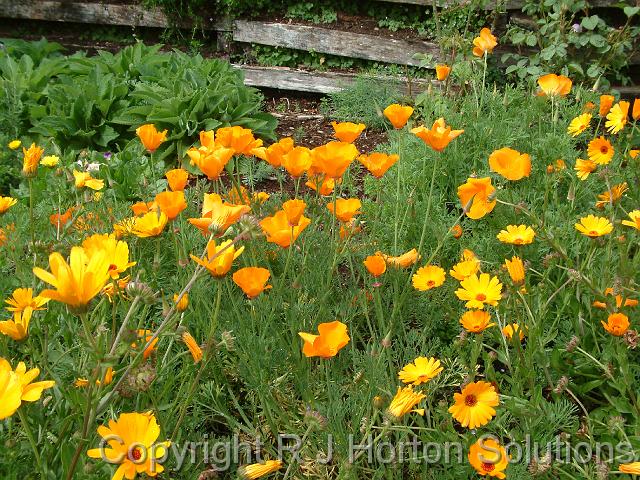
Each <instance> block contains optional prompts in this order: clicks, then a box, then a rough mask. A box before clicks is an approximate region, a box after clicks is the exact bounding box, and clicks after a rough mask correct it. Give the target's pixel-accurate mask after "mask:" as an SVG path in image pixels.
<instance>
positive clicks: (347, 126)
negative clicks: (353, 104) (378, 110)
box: [331, 122, 367, 143]
mask: <svg viewBox="0 0 640 480" xmlns="http://www.w3.org/2000/svg"><path fill="white" fill-rule="evenodd" d="M331 126H332V127H333V131H334V134H333V136H334V137H336V138H337V139H338V140H340V141H341V142H346V143H353V142H354V141H355V139H356V138H358V137H359V136H360V134H361V133H362V132H363V130H364V129H365V128H367V126H366V125H365V124H364V123H352V122H341V123H337V122H331Z"/></svg>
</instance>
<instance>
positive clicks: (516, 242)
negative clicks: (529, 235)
mask: <svg viewBox="0 0 640 480" xmlns="http://www.w3.org/2000/svg"><path fill="white" fill-rule="evenodd" d="M523 242H524V240H523V239H522V238H516V239H515V240H514V241H513V243H515V244H516V245H522V243H523Z"/></svg>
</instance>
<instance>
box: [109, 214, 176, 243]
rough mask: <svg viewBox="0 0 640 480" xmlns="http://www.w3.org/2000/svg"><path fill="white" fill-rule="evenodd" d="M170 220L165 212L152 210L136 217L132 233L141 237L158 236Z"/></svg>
mask: <svg viewBox="0 0 640 480" xmlns="http://www.w3.org/2000/svg"><path fill="white" fill-rule="evenodd" d="M168 221H169V219H168V218H167V216H166V215H165V214H164V212H161V211H152V212H149V213H147V214H145V215H143V216H141V217H136V218H135V220H134V222H133V225H131V233H133V234H134V235H135V236H136V237H140V238H146V237H157V236H158V235H160V234H161V233H162V231H163V230H164V227H165V226H166V225H167V222H168ZM114 228H115V225H114Z"/></svg>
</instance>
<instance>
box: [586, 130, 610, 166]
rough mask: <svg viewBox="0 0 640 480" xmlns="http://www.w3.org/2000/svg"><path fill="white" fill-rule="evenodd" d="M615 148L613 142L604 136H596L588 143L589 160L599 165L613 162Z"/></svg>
mask: <svg viewBox="0 0 640 480" xmlns="http://www.w3.org/2000/svg"><path fill="white" fill-rule="evenodd" d="M614 153H615V150H614V148H613V145H611V142H610V141H609V140H607V139H606V138H604V137H598V138H594V139H593V140H591V141H590V142H589V145H587V155H588V156H589V160H591V161H592V162H595V163H596V164H598V165H607V164H608V163H609V162H611V159H612V158H613V154H614Z"/></svg>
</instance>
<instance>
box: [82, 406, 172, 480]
mask: <svg viewBox="0 0 640 480" xmlns="http://www.w3.org/2000/svg"><path fill="white" fill-rule="evenodd" d="M98 434H99V435H100V436H101V437H102V438H103V443H102V445H101V446H100V448H93V449H91V450H89V451H88V452H87V455H88V456H89V457H91V458H97V459H102V460H104V461H106V462H108V463H111V464H117V465H119V466H118V469H117V470H116V472H115V473H114V475H113V479H112V480H114V479H119V480H120V479H123V478H127V479H134V478H136V476H137V474H146V475H148V476H150V477H154V478H155V477H156V476H157V475H158V474H159V473H162V472H163V471H164V467H163V466H162V465H161V462H162V460H164V458H165V457H166V450H167V448H168V447H169V446H170V442H158V443H156V440H157V439H158V436H159V435H160V426H159V425H158V422H157V421H156V417H155V415H153V413H151V412H145V413H136V412H134V413H123V414H121V415H120V416H119V417H118V419H117V420H110V421H109V425H108V426H105V425H103V426H100V427H98Z"/></svg>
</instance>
